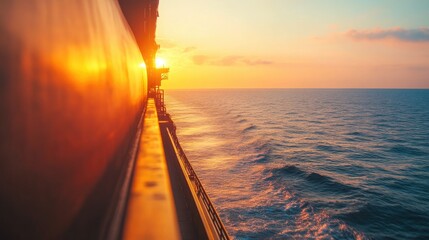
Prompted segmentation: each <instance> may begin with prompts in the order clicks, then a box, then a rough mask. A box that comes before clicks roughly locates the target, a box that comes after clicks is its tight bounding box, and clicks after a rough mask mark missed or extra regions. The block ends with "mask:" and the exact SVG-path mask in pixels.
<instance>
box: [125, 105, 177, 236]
mask: <svg viewBox="0 0 429 240" xmlns="http://www.w3.org/2000/svg"><path fill="white" fill-rule="evenodd" d="M177 224H178V220H177V216H176V210H175V206H174V200H173V194H172V191H171V185H170V176H169V173H168V169H167V162H166V159H165V154H164V147H163V145H162V137H161V132H160V128H159V125H158V115H157V111H156V106H155V102H154V100H153V99H149V100H148V105H147V110H146V114H145V118H144V122H143V133H142V137H141V139H140V150H139V153H138V157H137V162H136V165H135V170H134V177H133V183H132V186H131V189H130V195H129V201H128V210H127V214H126V217H125V223H124V233H123V237H124V239H179V238H180V235H179V230H178V225H177Z"/></svg>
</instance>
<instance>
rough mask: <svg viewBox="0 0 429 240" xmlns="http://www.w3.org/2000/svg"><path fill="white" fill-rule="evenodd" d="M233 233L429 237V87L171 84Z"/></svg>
mask: <svg viewBox="0 0 429 240" xmlns="http://www.w3.org/2000/svg"><path fill="white" fill-rule="evenodd" d="M166 102H167V109H168V111H169V112H170V113H171V114H172V116H173V119H174V121H175V122H176V125H177V128H178V130H177V131H178V135H179V139H180V140H181V143H182V145H183V147H184V149H185V151H186V153H187V155H188V158H189V159H190V161H191V162H192V164H193V166H194V168H195V170H196V172H197V174H198V175H199V177H200V178H201V180H202V182H203V184H204V185H205V187H206V190H207V192H208V193H209V195H210V197H211V198H212V200H213V201H214V203H215V205H216V207H217V209H218V211H219V212H220V215H221V218H222V220H223V221H224V223H225V225H226V227H227V230H228V231H229V233H230V234H231V236H233V237H234V238H236V239H260V238H270V239H285V238H286V239H429V216H428V215H429V90H333V89H332V90H312V89H308V90H263V89H261V90H198V91H196V90H195V91H183V90H182V91H179V90H168V91H167V96H166Z"/></svg>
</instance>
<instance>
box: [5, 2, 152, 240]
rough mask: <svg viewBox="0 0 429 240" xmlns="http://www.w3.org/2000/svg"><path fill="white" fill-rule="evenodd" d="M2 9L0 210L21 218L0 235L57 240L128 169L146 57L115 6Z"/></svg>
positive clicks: (141, 100) (23, 5) (143, 92)
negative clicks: (102, 187) (103, 186)
mask: <svg viewBox="0 0 429 240" xmlns="http://www.w3.org/2000/svg"><path fill="white" fill-rule="evenodd" d="M0 5H1V7H0V16H7V17H0V33H1V36H2V39H1V44H0V53H1V56H2V61H3V60H4V61H3V62H2V65H3V67H1V68H0V75H1V76H2V79H1V83H2V84H0V85H1V87H0V116H1V124H0V132H1V133H2V138H0V146H2V147H1V148H0V159H1V164H2V165H1V167H0V194H1V196H0V199H1V200H2V203H4V204H0V212H1V213H2V214H3V213H5V216H20V217H19V218H18V217H16V218H13V217H11V218H10V217H5V219H7V222H5V221H1V223H2V229H3V230H4V229H6V236H8V234H9V235H10V236H20V237H21V238H41V239H57V238H61V236H62V235H61V234H63V233H64V232H65V231H67V230H68V231H71V230H70V228H71V225H72V224H73V222H74V221H77V219H78V218H77V217H78V216H80V215H79V214H80V213H81V212H82V208H83V207H84V206H86V205H85V204H88V201H90V200H88V199H89V196H92V195H90V194H91V193H92V192H93V191H94V189H96V188H97V187H98V186H99V183H100V182H101V179H102V178H103V176H105V174H106V173H109V180H107V181H109V182H110V183H106V184H108V185H110V184H111V185H112V186H113V185H114V184H115V181H116V175H115V174H116V172H115V171H116V170H114V169H121V166H122V165H121V164H124V163H126V161H124V159H126V158H127V155H126V153H127V150H125V149H127V148H128V145H129V143H130V142H131V141H132V139H133V136H132V135H131V132H132V131H131V130H132V129H135V127H136V124H137V119H138V117H139V116H140V114H141V112H142V108H143V103H144V102H145V99H146V91H147V89H146V85H147V82H146V81H147V78H146V71H142V69H141V68H139V67H138V65H139V63H140V62H142V61H143V58H142V55H141V53H140V50H139V48H138V46H137V43H136V41H135V38H134V37H133V35H132V33H131V32H130V31H129V30H128V29H129V28H128V27H127V24H126V23H125V22H124V19H123V16H122V13H121V11H120V9H119V6H118V4H117V1H115V0H106V1H83V0H80V1H79V0H78V1H47V0H40V1H37V2H28V1H26V0H16V1H11V2H8V3H7V4H0ZM70 19H73V21H70ZM3 83H4V84H3ZM3 116H4V117H3ZM5 136H7V137H5ZM3 146H7V147H4V148H3ZM112 166H113V167H112ZM110 174H111V175H110ZM110 176H112V177H110ZM108 191H110V190H106V191H104V190H103V191H100V192H99V195H98V196H99V197H100V199H101V198H103V197H102V196H103V195H108V194H109V193H108ZM23 196H25V197H23ZM91 201H95V200H91ZM99 201H100V202H102V201H103V200H102V199H101V200H99ZM8 213H9V214H8ZM12 213H13V214H12ZM22 219H26V220H25V221H27V220H28V221H29V222H31V223H32V224H28V226H29V227H26V228H25V231H24V230H23V229H22V228H21V227H22V221H20V220H22ZM41 229H43V230H41ZM78 230H79V229H78ZM78 230H76V231H78ZM80 231H82V232H86V231H85V230H82V229H80ZM2 233H4V232H2ZM18 238H19V237H18ZM76 238H79V237H76Z"/></svg>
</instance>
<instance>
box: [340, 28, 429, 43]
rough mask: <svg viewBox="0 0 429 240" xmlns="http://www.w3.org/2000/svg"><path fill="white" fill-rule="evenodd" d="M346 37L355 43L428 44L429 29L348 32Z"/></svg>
mask: <svg viewBox="0 0 429 240" xmlns="http://www.w3.org/2000/svg"><path fill="white" fill-rule="evenodd" d="M346 36H347V37H349V38H351V39H353V40H357V41H381V40H396V41H400V42H429V28H413V29H404V28H390V29H373V30H350V31H348V32H347V33H346Z"/></svg>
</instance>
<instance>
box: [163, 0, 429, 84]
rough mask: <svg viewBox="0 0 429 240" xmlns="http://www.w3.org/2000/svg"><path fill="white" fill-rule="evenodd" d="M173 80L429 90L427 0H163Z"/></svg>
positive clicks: (165, 44) (165, 52)
mask: <svg viewBox="0 0 429 240" xmlns="http://www.w3.org/2000/svg"><path fill="white" fill-rule="evenodd" d="M159 12H160V17H159V19H158V30H157V41H158V43H159V44H161V50H160V52H159V56H160V57H162V58H164V59H165V60H166V62H167V64H168V65H169V66H170V67H171V73H170V80H168V82H165V83H163V86H164V87H165V88H262V87H264V88H429V1H428V0H409V1H404V0H354V1H346V0H311V1H310V0H234V1H230V0H199V1H196V0H168V1H167V0H161V1H160V6H159Z"/></svg>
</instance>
